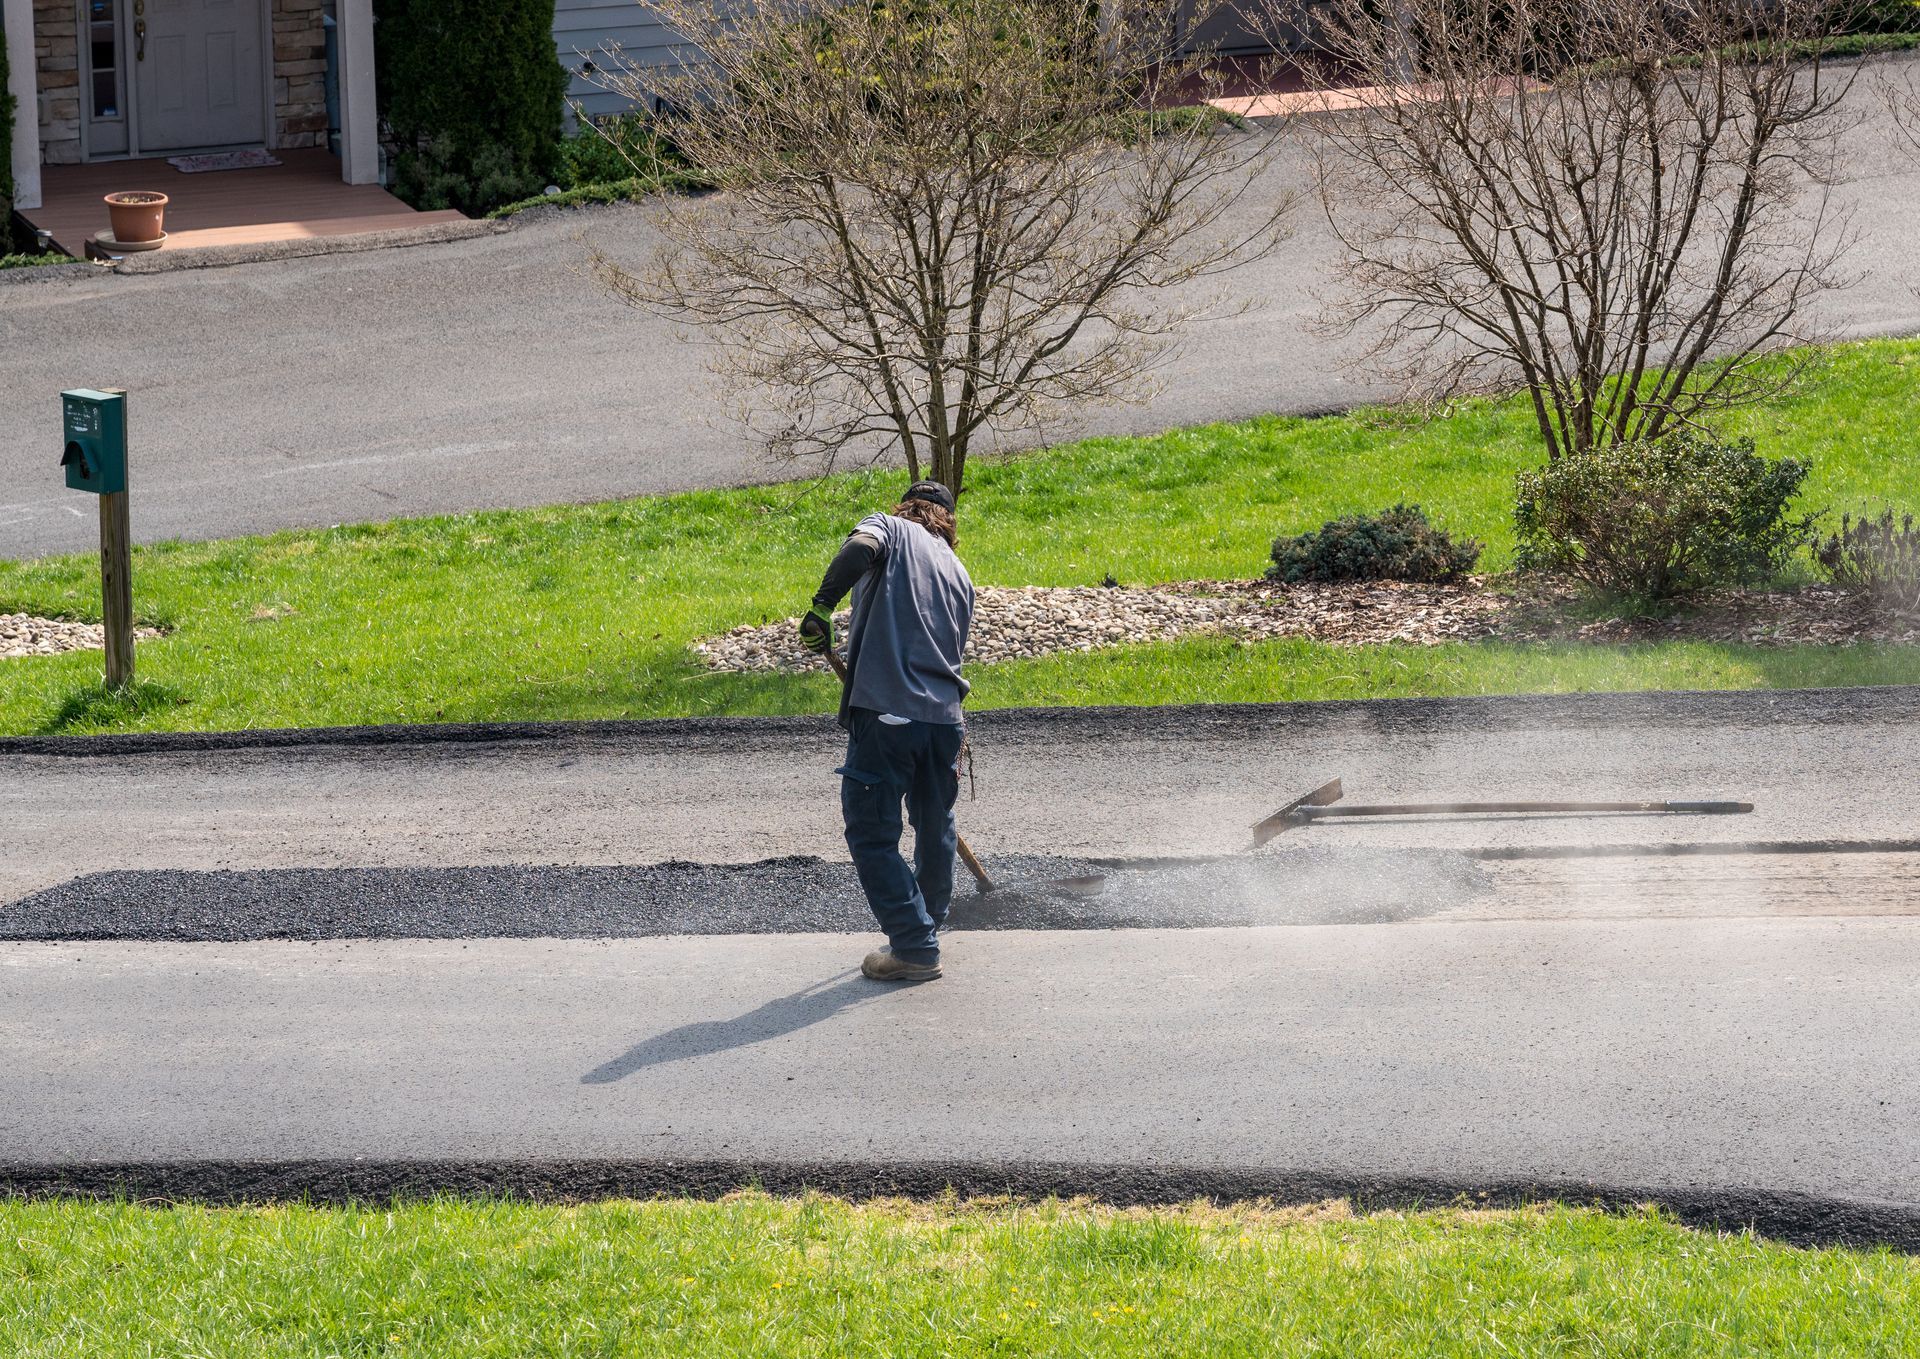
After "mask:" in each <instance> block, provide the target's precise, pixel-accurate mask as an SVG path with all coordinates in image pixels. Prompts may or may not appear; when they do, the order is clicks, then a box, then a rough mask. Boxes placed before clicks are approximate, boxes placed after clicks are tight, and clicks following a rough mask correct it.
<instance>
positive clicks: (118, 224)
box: [107, 189, 169, 245]
mask: <svg viewBox="0 0 1920 1359" xmlns="http://www.w3.org/2000/svg"><path fill="white" fill-rule="evenodd" d="M168 201H169V200H168V198H167V196H166V195H165V194H163V193H154V192H153V191H152V190H149V189H133V190H129V191H127V192H125V193H110V194H108V195H107V216H108V217H109V218H111V219H112V221H113V239H114V240H116V241H125V242H126V243H127V244H129V245H134V244H137V243H139V242H141V241H157V240H159V239H160V237H161V236H162V235H164V234H165V233H164V232H163V231H162V230H161V223H162V222H163V221H164V220H165V219H166V215H167V203H168Z"/></svg>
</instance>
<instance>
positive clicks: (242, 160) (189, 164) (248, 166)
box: [167, 150, 280, 175]
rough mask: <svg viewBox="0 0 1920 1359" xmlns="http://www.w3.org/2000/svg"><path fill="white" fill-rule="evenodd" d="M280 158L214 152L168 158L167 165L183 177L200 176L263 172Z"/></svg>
mask: <svg viewBox="0 0 1920 1359" xmlns="http://www.w3.org/2000/svg"><path fill="white" fill-rule="evenodd" d="M279 163H280V158H279V157H278V156H275V155H274V154H273V153H272V152H271V151H259V150H254V151H214V152H210V153H209V154H207V155H204V156H168V157H167V164H169V165H171V166H172V167H173V168H174V169H176V170H178V171H179V172H180V173H181V174H183V175H200V174H205V173H207V172H208V171H209V170H264V169H265V168H266V167H267V166H269V165H278V164H279Z"/></svg>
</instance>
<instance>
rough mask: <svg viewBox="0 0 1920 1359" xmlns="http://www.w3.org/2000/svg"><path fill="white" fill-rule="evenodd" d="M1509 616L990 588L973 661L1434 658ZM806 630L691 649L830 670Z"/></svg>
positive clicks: (731, 661)
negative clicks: (1304, 647)
mask: <svg viewBox="0 0 1920 1359" xmlns="http://www.w3.org/2000/svg"><path fill="white" fill-rule="evenodd" d="M1506 607H1507V601H1506V599H1505V598H1504V597H1503V596H1500V595H1496V594H1493V593H1491V592H1489V591H1486V590H1484V589H1481V588H1479V587H1477V586H1474V585H1471V584H1463V585H1410V584H1405V583H1403V582H1399V581H1369V582H1365V583H1362V584H1351V585H1296V586H1281V585H1272V584H1268V583H1265V582H1237V581H1185V582H1180V583H1176V584H1172V585H1159V586H1154V587H1152V588H1148V589H1133V588H1126V587H1119V586H1114V587H1105V586H1097V585H1096V586H1073V587H1059V588H1056V587H1051V586H1039V585H1031V586H1024V587H1021V588H1018V589H1011V588H1006V587H1001V586H992V585H987V586H982V587H981V588H980V590H979V592H978V598H977V600H976V602H975V607H974V616H973V633H972V636H971V638H970V639H969V641H968V643H967V660H968V661H969V662H970V663H972V664H974V665H991V664H993V663H994V662H996V661H1009V660H1020V659H1024V658H1027V657H1032V656H1045V655H1050V654H1052V653H1055V652H1062V651H1092V650H1095V649H1097V648H1100V647H1110V646H1127V645H1131V644H1134V643H1140V642H1165V641H1171V640H1173V639H1174V638H1177V637H1184V636H1188V635H1190V634H1215V635H1223V636H1230V637H1238V638H1241V639H1243V640H1246V641H1264V640H1267V639H1271V638H1277V637H1305V638H1310V639H1312V640H1315V641H1323V642H1341V643H1348V644H1352V645H1359V644H1363V643H1373V642H1412V643H1416V644H1419V645H1426V646H1432V645H1436V644H1438V643H1441V642H1454V641H1466V640H1471V639H1473V638H1476V637H1485V636H1487V635H1489V634H1491V633H1492V632H1493V631H1494V630H1495V629H1496V628H1497V626H1498V620H1499V617H1500V615H1501V613H1502V612H1503V610H1504V609H1505V608H1506ZM849 617H850V615H849V614H848V613H846V612H844V611H843V612H842V613H840V614H839V615H837V616H836V627H837V628H838V629H839V630H840V631H841V632H842V633H844V632H845V630H846V626H847V622H848V619H849ZM798 622H799V620H798V619H797V618H789V619H785V620H783V621H781V622H778V623H766V624H759V625H754V626H743V627H738V628H735V629H733V630H732V631H731V632H727V633H723V634H721V635H720V636H718V637H711V638H708V639H706V640H704V641H700V642H695V643H694V645H693V652H694V654H695V655H696V656H698V657H699V658H700V659H701V660H703V661H704V662H706V664H707V665H708V666H709V667H711V668H712V669H715V670H749V671H751V670H780V671H794V672H799V671H806V670H824V669H825V668H826V662H825V661H823V660H821V659H820V658H819V657H816V656H813V655H811V654H810V653H808V652H807V651H806V650H805V648H803V647H802V646H801V645H800V643H799V640H798V637H797V634H796V627H797V624H798Z"/></svg>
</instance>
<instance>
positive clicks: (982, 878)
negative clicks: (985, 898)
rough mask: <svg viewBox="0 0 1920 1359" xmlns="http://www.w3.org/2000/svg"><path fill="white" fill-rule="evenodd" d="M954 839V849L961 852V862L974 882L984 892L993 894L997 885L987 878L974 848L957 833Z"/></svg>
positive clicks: (964, 837)
mask: <svg viewBox="0 0 1920 1359" xmlns="http://www.w3.org/2000/svg"><path fill="white" fill-rule="evenodd" d="M953 839H954V848H955V849H958V850H959V851H960V862H961V863H963V864H965V865H966V866H967V872H969V873H971V874H973V880H974V882H975V883H977V884H978V885H979V887H980V890H981V891H982V892H991V891H992V890H993V889H994V886H995V883H994V881H993V879H992V878H990V877H988V876H987V870H986V868H985V867H984V866H983V865H982V864H981V862H980V860H979V859H978V858H977V857H975V855H974V852H973V846H972V845H970V844H968V843H967V837H966V836H964V835H960V834H958V833H956V834H955V835H954V837H953Z"/></svg>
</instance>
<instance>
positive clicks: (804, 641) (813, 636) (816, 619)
mask: <svg viewBox="0 0 1920 1359" xmlns="http://www.w3.org/2000/svg"><path fill="white" fill-rule="evenodd" d="M800 645H801V646H803V647H805V648H806V649H807V650H808V651H811V652H813V653H814V654H815V655H825V654H826V653H827V652H829V651H831V650H832V649H833V615H832V614H830V613H826V612H824V611H822V610H821V608H820V606H819V605H818V604H812V605H809V606H808V607H807V611H806V612H805V613H803V614H801V615H800Z"/></svg>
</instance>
